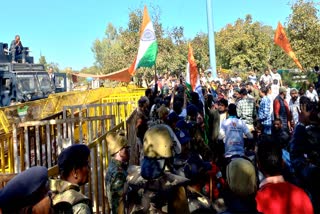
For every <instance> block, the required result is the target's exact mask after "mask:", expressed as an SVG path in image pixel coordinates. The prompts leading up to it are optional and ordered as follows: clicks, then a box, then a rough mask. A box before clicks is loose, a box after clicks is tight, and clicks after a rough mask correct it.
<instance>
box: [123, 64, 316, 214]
mask: <svg viewBox="0 0 320 214" xmlns="http://www.w3.org/2000/svg"><path fill="white" fill-rule="evenodd" d="M200 78H201V79H200V83H201V87H202V94H198V93H196V92H191V91H188V90H187V87H186V85H185V82H184V80H183V78H182V76H180V77H179V78H176V77H175V76H174V75H170V74H164V75H162V76H157V77H156V78H155V81H152V82H151V85H148V84H146V85H148V87H149V88H148V89H146V93H145V95H146V96H145V97H142V98H141V99H140V100H139V103H138V104H139V108H138V119H137V126H136V128H137V137H138V138H139V142H140V143H139V145H140V148H141V149H140V150H141V154H140V160H141V164H140V165H141V166H140V167H138V168H135V169H130V167H129V169H128V171H127V173H128V176H127V182H129V184H128V186H129V190H130V189H134V191H135V192H138V193H139V194H140V195H135V194H134V197H132V198H133V199H134V200H133V199H130V198H131V197H127V200H128V201H126V203H127V206H128V207H127V209H128V210H135V211H137V209H139V207H140V209H141V210H142V211H144V212H145V211H146V209H149V211H151V210H158V211H164V210H163V208H164V207H165V208H166V209H169V208H170V207H171V208H172V210H170V211H169V210H166V211H168V212H169V213H171V212H172V213H174V211H176V210H175V208H174V207H173V206H174V205H172V204H171V203H174V204H177V203H178V202H176V201H175V200H173V199H172V198H171V197H165V198H162V197H161V196H162V195H166V194H168V192H169V194H168V195H176V192H175V191H178V192H179V193H180V194H182V191H181V190H180V189H179V188H177V187H178V186H179V187H180V186H183V187H184V194H182V195H183V198H184V197H185V198H184V201H179V203H180V205H181V206H182V205H183V204H185V203H184V202H186V204H187V205H188V208H189V209H188V210H189V211H190V212H200V213H203V212H204V213H208V212H209V213H313V212H315V213H319V212H320V210H319V205H320V197H319V196H320V194H319V192H320V188H319V184H318V181H317V180H318V179H320V168H319V167H320V164H319V163H320V162H319V160H320V135H319V131H320V130H319V128H320V126H319V125H320V111H319V96H318V92H317V91H316V87H315V85H314V83H308V84H307V85H308V86H307V88H306V89H304V88H298V89H297V88H290V87H289V86H288V85H286V83H285V82H284V81H282V78H281V75H280V74H279V73H278V72H277V70H276V69H271V70H270V69H265V71H264V73H263V74H262V75H261V76H260V77H258V76H257V74H256V72H255V71H252V72H250V73H249V76H248V78H247V79H241V78H240V77H239V76H235V77H233V78H226V77H225V76H223V74H222V73H218V76H217V78H213V77H212V74H211V72H210V71H209V72H207V73H204V72H201V73H200ZM159 127H165V128H167V129H169V136H171V141H172V144H171V145H162V141H161V140H160V139H162V138H165V135H164V134H162V135H161V136H162V138H161V137H159V136H157V135H156V134H155V133H157V132H155V133H153V132H152V133H153V134H151V135H152V137H149V135H150V134H149V132H150V131H151V130H152V129H159ZM171 132H173V133H174V134H173V135H172V133H171ZM147 136H148V137H147ZM168 138H169V137H168ZM162 140H163V139H162ZM165 141H166V142H167V141H168V140H165ZM167 147H171V148H172V149H171V150H172V151H171V153H170V155H169V156H168V155H167V156H166V155H164V154H162V152H161V151H159V149H161V148H167ZM177 148H178V149H177ZM179 148H180V149H179ZM155 154H157V155H155ZM166 154H167V153H166ZM150 166H152V167H150ZM145 171H147V172H148V175H145V174H144V172H145ZM168 174H170V175H171V174H172V175H173V176H180V177H179V178H176V181H177V183H176V185H177V187H175V188H173V187H170V188H172V189H170V190H168V189H167V188H169V187H167V188H166V187H162V186H161V185H160V186H156V188H155V187H154V186H153V185H154V183H156V184H157V185H159V182H160V184H161V183H162V182H163V180H166V181H167V182H168V185H169V186H170V184H171V183H172V182H170V179H169V178H167V177H166V176H168ZM185 178H186V179H189V181H188V182H185V180H184V179H185ZM179 181H181V183H180V182H179ZM149 185H151V186H150V188H149ZM137 186H138V187H137ZM190 188H191V189H192V190H193V191H191V190H190ZM129 192H130V191H129ZM144 194H146V195H150V194H151V195H152V197H151V196H148V198H149V199H148V200H147V201H144V200H143V198H144V197H146V196H145V195H144ZM197 194H199V195H200V196H201V197H200V196H199V195H198V196H197ZM127 195H129V196H131V194H127ZM159 197H160V198H161V200H160V199H159ZM181 197H182V196H181V195H179V197H178V198H179V199H181ZM202 197H203V198H202ZM138 198H139V199H141V200H136V199H138ZM200 198H201V199H200ZM202 202H203V203H202ZM144 203H147V204H144ZM170 204H171V205H170ZM181 209H182V210H185V209H187V208H186V207H183V208H181Z"/></svg>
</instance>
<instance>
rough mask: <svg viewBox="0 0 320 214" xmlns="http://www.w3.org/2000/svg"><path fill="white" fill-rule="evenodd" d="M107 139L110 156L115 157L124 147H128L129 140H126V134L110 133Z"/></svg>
mask: <svg viewBox="0 0 320 214" xmlns="http://www.w3.org/2000/svg"><path fill="white" fill-rule="evenodd" d="M106 139H107V143H108V149H109V152H110V155H114V154H115V153H117V152H119V151H120V150H121V149H122V148H123V147H126V146H128V140H127V139H126V137H125V134H124V132H118V133H117V132H110V133H109V134H107V137H106Z"/></svg>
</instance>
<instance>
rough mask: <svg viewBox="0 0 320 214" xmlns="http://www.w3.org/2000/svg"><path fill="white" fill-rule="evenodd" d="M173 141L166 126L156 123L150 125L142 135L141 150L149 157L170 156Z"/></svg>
mask: <svg viewBox="0 0 320 214" xmlns="http://www.w3.org/2000/svg"><path fill="white" fill-rule="evenodd" d="M172 149H173V142H172V138H171V135H170V131H169V129H168V128H167V126H165V125H163V124H158V125H155V126H152V127H151V128H150V129H148V131H147V132H146V133H145V135H144V140H143V152H144V155H145V156H146V157H149V158H170V157H172V156H173V154H172Z"/></svg>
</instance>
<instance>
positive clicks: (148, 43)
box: [129, 6, 158, 75]
mask: <svg viewBox="0 0 320 214" xmlns="http://www.w3.org/2000/svg"><path fill="white" fill-rule="evenodd" d="M157 54H158V43H157V40H156V34H155V32H154V28H153V25H152V22H151V20H150V17H149V14H148V10H147V7H146V6H145V7H144V11H143V18H142V25H141V29H140V44H139V50H138V55H137V57H136V59H135V60H134V62H133V63H132V64H131V66H130V68H129V73H130V74H131V75H134V73H135V71H136V70H137V69H138V68H140V67H152V66H153V65H154V64H155V62H156V58H157Z"/></svg>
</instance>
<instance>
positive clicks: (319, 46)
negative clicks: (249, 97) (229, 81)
mask: <svg viewBox="0 0 320 214" xmlns="http://www.w3.org/2000/svg"><path fill="white" fill-rule="evenodd" d="M316 6H317V5H316V4H315V3H314V2H313V1H307V0H305V1H304V0H297V1H295V2H294V3H293V4H292V14H291V15H290V16H289V17H288V23H287V25H285V23H282V24H283V25H284V26H285V31H286V34H287V37H288V39H289V41H290V43H291V47H292V49H293V51H294V52H295V54H296V56H297V57H298V59H299V60H300V62H301V64H302V66H303V67H304V68H306V69H307V70H310V69H311V68H312V67H313V66H314V65H316V64H319V63H320V24H319V18H318V17H317V13H318V10H317V9H316ZM140 8H142V7H140ZM148 8H149V14H150V15H151V19H152V22H153V25H154V28H155V31H156V36H157V42H158V47H159V49H158V57H157V71H158V73H160V74H161V73H165V72H167V71H171V72H175V73H181V72H183V71H184V70H185V67H186V64H187V54H188V42H190V43H191V44H192V47H193V50H194V57H195V60H196V63H197V65H198V68H200V69H202V70H205V69H206V68H208V67H209V45H208V42H209V41H208V36H207V34H206V33H199V34H197V35H196V36H195V37H194V38H191V39H190V40H187V39H186V38H185V36H184V28H183V27H182V26H172V27H170V28H168V29H163V26H162V24H161V19H160V18H161V11H160V9H159V7H157V6H151V7H148ZM150 9H151V10H150ZM142 13H143V10H142V9H134V10H131V12H130V14H129V16H128V18H129V21H128V24H127V26H126V27H124V28H117V27H116V26H114V25H113V24H112V23H109V24H108V25H107V27H106V31H105V37H104V38H102V39H97V40H96V41H94V43H93V47H92V51H93V53H94V56H95V59H96V63H95V66H94V69H93V68H90V69H89V70H88V69H85V72H89V73H91V72H100V73H110V72H114V71H117V70H120V69H123V68H125V67H128V66H130V64H131V63H132V62H133V60H134V58H135V57H136V54H137V50H138V47H139V33H140V25H141V21H142ZM274 33H275V29H272V27H271V26H267V25H264V24H262V23H261V22H253V17H252V16H251V15H250V14H248V15H246V17H244V19H241V18H239V19H238V20H236V21H235V22H234V23H233V24H228V25H226V26H225V27H224V28H222V29H221V30H220V31H219V32H215V46H216V61H217V66H218V67H221V68H224V69H232V70H233V72H232V73H234V72H236V73H238V75H240V76H241V75H242V74H245V72H246V71H248V70H252V69H257V70H259V71H263V70H264V69H265V68H266V67H276V68H278V69H292V68H294V69H296V68H297V66H296V65H295V64H294V62H293V60H292V59H291V58H290V57H289V56H288V55H287V54H286V53H284V51H283V50H282V49H281V48H280V47H278V46H277V45H275V44H274V41H273V38H274ZM232 73H231V74H232ZM153 74H154V68H141V69H139V70H138V72H137V74H136V75H137V77H138V78H140V77H143V76H145V77H151V78H152V76H153ZM288 78H291V77H288ZM288 81H289V79H288Z"/></svg>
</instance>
